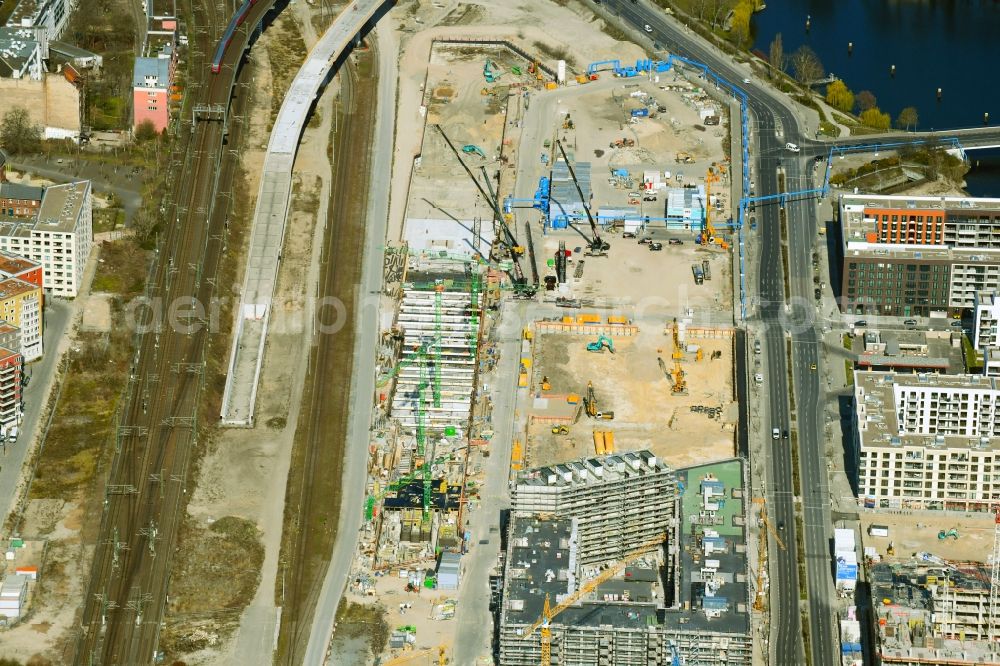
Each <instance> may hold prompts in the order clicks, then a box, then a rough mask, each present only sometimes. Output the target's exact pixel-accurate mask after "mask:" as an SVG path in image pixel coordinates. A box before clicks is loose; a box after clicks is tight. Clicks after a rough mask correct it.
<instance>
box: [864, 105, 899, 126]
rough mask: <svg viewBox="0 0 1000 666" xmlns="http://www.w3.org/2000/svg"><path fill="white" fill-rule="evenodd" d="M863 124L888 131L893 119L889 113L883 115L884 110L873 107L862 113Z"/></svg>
mask: <svg viewBox="0 0 1000 666" xmlns="http://www.w3.org/2000/svg"><path fill="white" fill-rule="evenodd" d="M860 117H861V124H862V125H866V126H867V127H871V128H872V129H877V130H887V129H889V126H890V125H891V124H892V119H891V118H890V117H889V114H888V113H882V109H880V108H878V107H877V106H873V107H872V108H870V109H866V110H864V111H862V112H861V116H860Z"/></svg>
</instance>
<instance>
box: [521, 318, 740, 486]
mask: <svg viewBox="0 0 1000 666" xmlns="http://www.w3.org/2000/svg"><path fill="white" fill-rule="evenodd" d="M520 365H521V373H520V378H519V386H521V387H522V389H525V390H523V391H522V398H523V404H522V407H521V410H522V412H523V413H525V414H526V415H527V417H528V418H527V422H526V424H525V429H524V431H523V432H522V433H520V434H521V438H520V439H519V444H520V446H519V447H518V448H521V449H522V450H523V456H524V460H523V461H517V460H515V464H518V463H520V464H523V465H525V466H538V465H549V464H554V463H558V462H561V461H563V460H566V459H573V458H578V457H582V456H586V455H602V454H605V453H620V452H624V451H633V450H639V449H648V450H650V451H652V452H653V453H654V454H655V455H656V456H657V457H658V458H660V459H661V460H664V461H666V462H667V463H669V464H671V465H674V466H678V467H680V466H687V465H692V464H695V463H696V462H698V461H705V460H719V459H723V458H730V457H732V456H733V455H734V453H735V451H734V448H735V438H736V435H735V427H736V420H737V417H738V406H737V405H736V403H735V401H734V400H735V398H734V394H733V340H732V333H731V331H730V330H726V329H722V328H703V327H693V326H687V325H685V323H684V322H683V321H679V322H673V321H672V322H670V323H669V324H668V325H666V326H663V325H657V324H656V323H655V320H654V322H653V323H651V324H650V325H649V327H646V326H639V325H637V324H635V323H633V322H632V320H629V319H626V318H625V317H624V316H622V315H617V316H616V315H610V316H606V317H601V316H599V315H597V314H593V313H589V314H588V313H584V314H578V315H574V316H570V315H566V316H563V317H561V318H559V319H556V320H540V321H536V322H534V324H533V325H532V326H531V327H530V328H528V329H526V330H525V333H524V344H523V345H522V355H521V360H520Z"/></svg>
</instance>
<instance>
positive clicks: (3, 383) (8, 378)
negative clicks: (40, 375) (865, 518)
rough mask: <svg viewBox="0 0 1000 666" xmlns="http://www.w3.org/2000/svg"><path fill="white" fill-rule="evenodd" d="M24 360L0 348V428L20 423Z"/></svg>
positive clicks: (4, 348)
mask: <svg viewBox="0 0 1000 666" xmlns="http://www.w3.org/2000/svg"><path fill="white" fill-rule="evenodd" d="M23 368H24V359H23V358H22V357H21V354H19V353H18V352H17V351H15V350H13V349H8V348H7V347H0V427H3V428H7V427H9V426H12V425H17V424H19V423H20V422H21V389H22V387H23V385H24V382H23V376H22V370H23Z"/></svg>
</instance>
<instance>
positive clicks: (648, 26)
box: [642, 23, 653, 32]
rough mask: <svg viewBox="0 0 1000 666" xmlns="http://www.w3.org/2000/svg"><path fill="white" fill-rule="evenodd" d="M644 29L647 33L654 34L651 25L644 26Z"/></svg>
mask: <svg viewBox="0 0 1000 666" xmlns="http://www.w3.org/2000/svg"><path fill="white" fill-rule="evenodd" d="M642 29H643V30H645V31H646V32H653V28H652V27H650V25H649V24H648V23H647V24H646V25H644V26H642Z"/></svg>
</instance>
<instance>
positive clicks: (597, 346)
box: [587, 335, 615, 354]
mask: <svg viewBox="0 0 1000 666" xmlns="http://www.w3.org/2000/svg"><path fill="white" fill-rule="evenodd" d="M605 347H607V348H608V351H609V352H611V353H612V354H614V353H615V343H614V341H613V340H612V339H611V338H609V337H608V336H606V335H600V336H598V337H597V340H596V341H595V342H588V343H587V351H589V352H598V353H603V352H604V348H605Z"/></svg>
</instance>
